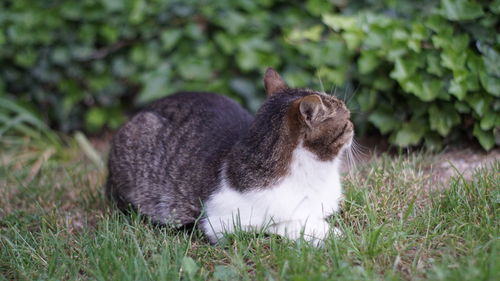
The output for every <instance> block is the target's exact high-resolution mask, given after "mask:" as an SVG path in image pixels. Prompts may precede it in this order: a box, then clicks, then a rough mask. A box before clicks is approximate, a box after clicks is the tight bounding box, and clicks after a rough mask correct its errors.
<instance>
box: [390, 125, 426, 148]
mask: <svg viewBox="0 0 500 281" xmlns="http://www.w3.org/2000/svg"><path fill="white" fill-rule="evenodd" d="M425 132H426V129H425V124H423V123H420V122H410V123H404V124H403V126H402V127H401V129H400V130H399V131H397V132H396V134H395V135H394V137H393V138H392V142H393V143H394V144H396V145H398V146H400V147H406V146H410V145H417V144H419V143H420V141H421V140H422V137H423V136H424V134H425Z"/></svg>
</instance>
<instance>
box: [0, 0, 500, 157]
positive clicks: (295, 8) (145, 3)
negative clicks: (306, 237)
mask: <svg viewBox="0 0 500 281" xmlns="http://www.w3.org/2000/svg"><path fill="white" fill-rule="evenodd" d="M499 14H500V0H493V1H479V0H441V1H430V0H417V1H395V0H380V1H376V0H363V1H347V0H332V1H321V0H308V1H281V0H256V1H251V0H236V1H235V0H231V1H229V0H221V1H210V0H196V1H195V0H187V1H176V0H107V1H98V0H81V1H68V0H66V1H65V0H40V1H31V0H15V1H14V0H6V1H2V4H0V135H1V134H4V133H6V132H8V131H12V130H13V129H14V130H16V131H21V132H24V131H26V128H27V127H29V126H35V127H36V126H37V124H38V126H41V125H39V123H40V122H39V121H40V120H42V121H44V123H46V124H48V125H49V126H50V127H52V128H56V129H58V130H60V131H63V132H72V131H75V130H81V129H84V130H86V131H87V132H99V131H101V130H103V129H105V128H110V129H115V128H117V127H118V126H119V125H120V124H121V123H123V122H124V121H125V120H126V115H127V114H128V113H130V112H133V111H134V110H136V109H137V108H139V107H140V106H141V105H144V104H146V103H147V102H150V101H152V100H154V99H156V98H159V97H162V96H165V95H168V94H171V93H173V92H175V91H178V90H203V91H215V92H220V93H224V94H227V95H229V96H231V97H233V98H235V99H236V100H238V101H240V102H241V103H242V104H244V105H245V106H246V107H247V108H249V109H250V110H256V109H257V108H258V106H259V104H260V102H261V101H262V99H263V94H262V93H263V89H262V83H261V77H262V73H263V71H264V70H265V68H266V67H267V66H272V67H274V68H276V69H278V70H280V72H281V73H282V74H283V76H284V77H285V79H286V80H287V81H288V82H289V84H290V85H292V86H296V87H311V88H315V89H320V90H321V89H322V90H324V91H326V92H335V93H336V94H337V95H339V96H341V97H342V96H344V97H345V96H347V97H348V98H347V100H348V101H349V105H350V107H351V108H352V109H353V112H354V113H355V115H354V116H355V122H356V125H357V127H358V131H359V132H360V133H369V132H372V131H373V130H374V129H376V130H378V131H379V132H380V133H381V134H384V135H387V136H388V137H389V140H390V141H391V143H393V144H395V145H398V146H403V147H404V146H410V145H418V144H422V143H424V144H425V145H426V146H428V147H430V148H434V149H439V148H441V147H442V145H443V144H446V143H449V142H453V141H456V140H458V139H467V138H475V139H477V140H478V141H479V143H480V144H481V145H482V146H483V147H484V148H485V149H491V148H492V147H493V146H495V145H498V144H500V129H499V128H500V99H499V97H500V34H499V32H498V30H499V25H500V23H499V18H500V17H499ZM26 112H29V113H30V114H28V115H27V114H25V113H26ZM26 124H27V126H25V125H26Z"/></svg>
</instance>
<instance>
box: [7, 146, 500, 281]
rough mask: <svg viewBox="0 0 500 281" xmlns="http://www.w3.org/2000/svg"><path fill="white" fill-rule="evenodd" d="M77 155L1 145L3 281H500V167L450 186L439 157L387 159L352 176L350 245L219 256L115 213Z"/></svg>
mask: <svg viewBox="0 0 500 281" xmlns="http://www.w3.org/2000/svg"><path fill="white" fill-rule="evenodd" d="M80 144H81V143H80ZM81 147H83V148H84V149H83V151H86V152H87V155H91V156H92V153H91V152H92V151H90V152H89V150H88V148H86V147H85V145H83V146H81V145H80V146H79V145H76V144H70V145H69V147H66V148H62V149H60V148H58V149H56V150H50V149H47V148H45V147H43V146H36V145H33V144H31V143H30V142H29V141H28V142H27V141H23V140H18V141H11V142H8V141H4V142H3V145H2V147H1V149H2V152H1V155H0V156H1V159H0V160H1V162H0V163H1V167H0V280H179V279H182V280H308V281H312V280H421V279H426V280H500V241H499V237H500V235H499V234H500V231H499V230H500V229H499V227H500V226H499V222H500V218H499V216H500V213H499V209H500V187H499V186H500V173H499V171H500V161H498V160H496V161H494V162H493V163H492V164H489V165H488V166H487V167H485V168H481V169H477V170H475V172H474V173H473V175H472V176H471V177H464V176H462V175H461V174H460V173H455V175H454V176H453V177H452V178H451V179H450V180H447V181H442V180H437V179H436V177H435V176H433V175H434V174H433V172H434V170H433V169H434V166H435V165H434V163H436V161H437V160H438V159H439V158H440V155H439V154H438V155H430V154H421V153H420V154H419V153H417V154H405V155H401V156H388V155H386V154H381V155H379V156H377V157H374V158H373V159H372V160H370V161H367V162H364V163H360V164H357V165H356V166H355V167H353V168H352V169H351V170H350V171H349V172H348V173H346V174H345V177H344V187H345V201H344V204H343V212H342V213H341V214H338V215H337V216H335V217H332V218H331V223H332V224H334V225H337V226H338V227H340V228H341V229H342V230H343V235H342V236H340V237H335V236H332V237H330V238H329V239H328V240H327V241H326V242H325V245H324V247H322V248H315V247H312V246H310V245H309V244H307V243H305V242H300V241H299V242H292V241H288V240H286V239H282V238H280V237H276V236H267V235H264V234H250V233H237V234H235V235H231V236H229V237H227V239H226V240H225V241H224V242H222V243H221V244H220V245H217V246H211V245H210V244H208V243H207V241H206V240H205V238H204V237H203V235H202V234H201V233H200V232H199V231H198V230H196V229H194V230H180V231H179V230H174V229H167V228H157V227H153V226H151V225H150V224H148V223H147V222H144V220H141V219H140V218H139V217H138V216H134V215H132V216H125V215H123V214H121V213H119V212H117V211H115V210H114V209H113V208H111V207H110V206H109V205H108V204H107V202H106V200H105V198H104V196H103V192H102V191H103V187H102V186H103V183H104V181H105V176H106V171H105V168H103V167H102V166H100V165H99V161H98V160H96V158H95V157H94V158H93V159H94V161H91V160H88V159H89V157H87V156H85V153H83V151H82V149H81ZM102 155H105V153H104V152H102ZM94 156H95V155H94ZM44 160H47V161H44ZM443 182H445V183H443Z"/></svg>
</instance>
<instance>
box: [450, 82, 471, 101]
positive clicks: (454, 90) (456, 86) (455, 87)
mask: <svg viewBox="0 0 500 281" xmlns="http://www.w3.org/2000/svg"><path fill="white" fill-rule="evenodd" d="M448 91H449V92H450V93H451V94H453V95H454V96H455V97H457V99H458V100H463V99H464V97H465V94H466V93H467V83H466V82H465V81H463V82H458V81H457V80H451V81H450V87H449V88H448Z"/></svg>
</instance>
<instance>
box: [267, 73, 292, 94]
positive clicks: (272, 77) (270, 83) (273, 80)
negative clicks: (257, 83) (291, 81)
mask: <svg viewBox="0 0 500 281" xmlns="http://www.w3.org/2000/svg"><path fill="white" fill-rule="evenodd" d="M264 88H265V89H266V94H267V96H268V97H270V96H272V95H274V94H276V93H278V92H281V91H283V90H286V89H288V85H287V84H286V82H285V80H283V78H281V76H280V75H279V74H278V72H276V71H275V70H274V69H272V68H271V67H269V68H267V70H266V74H264Z"/></svg>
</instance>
